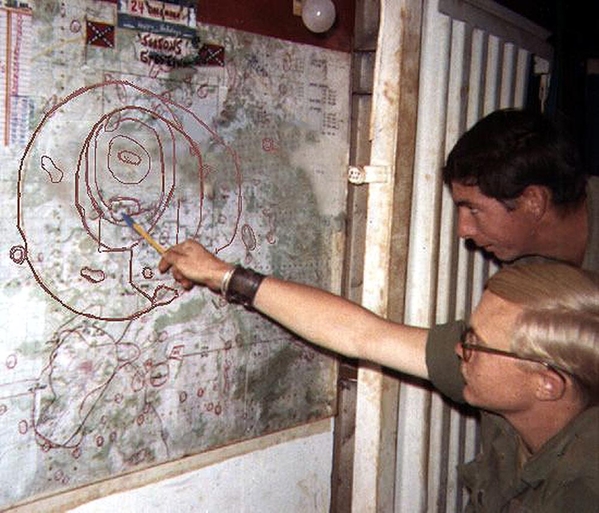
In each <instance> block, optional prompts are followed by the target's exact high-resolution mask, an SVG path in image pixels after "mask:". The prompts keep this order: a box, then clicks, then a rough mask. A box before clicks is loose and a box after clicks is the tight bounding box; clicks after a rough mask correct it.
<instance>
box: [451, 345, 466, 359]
mask: <svg viewBox="0 0 599 513" xmlns="http://www.w3.org/2000/svg"><path fill="white" fill-rule="evenodd" d="M453 350H454V352H455V354H456V355H458V358H459V359H460V360H463V359H464V353H463V351H462V344H461V342H458V343H457V344H456V345H455V346H454V349H453Z"/></svg>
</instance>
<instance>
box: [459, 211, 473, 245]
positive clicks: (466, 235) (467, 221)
mask: <svg viewBox="0 0 599 513" xmlns="http://www.w3.org/2000/svg"><path fill="white" fill-rule="evenodd" d="M457 232H458V237H460V238H462V239H472V238H474V236H475V235H476V226H475V223H474V220H473V219H472V214H471V213H470V212H468V211H467V210H465V209H462V208H460V209H458V226H457Z"/></svg>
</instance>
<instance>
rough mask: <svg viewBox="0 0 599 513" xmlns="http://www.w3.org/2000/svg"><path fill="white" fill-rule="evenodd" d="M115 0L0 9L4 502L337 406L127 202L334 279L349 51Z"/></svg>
mask: <svg viewBox="0 0 599 513" xmlns="http://www.w3.org/2000/svg"><path fill="white" fill-rule="evenodd" d="M150 3H151V2H150ZM154 3H156V2H154ZM158 3H167V2H158ZM120 4H121V5H120V6H119V4H118V3H115V2H109V1H106V2H101V1H100V2H98V1H89V2H85V1H81V0H80V1H73V2H47V1H44V2H41V1H40V2H33V3H30V7H31V9H30V10H25V11H19V10H14V9H8V8H0V16H1V17H2V18H1V22H2V23H1V24H0V30H2V31H3V32H4V33H3V34H1V35H0V36H1V37H0V39H3V38H4V39H5V40H6V43H3V44H5V46H6V47H5V48H3V49H2V50H3V52H2V55H7V56H11V57H10V58H9V59H7V61H6V62H4V61H0V78H1V79H2V81H3V82H2V84H1V87H2V88H3V91H2V95H3V100H4V104H5V105H6V106H7V107H6V109H5V112H4V116H3V124H2V125H0V128H2V130H3V141H2V142H1V143H0V158H1V162H2V165H1V167H0V173H1V174H0V199H1V201H2V205H3V207H2V215H1V217H0V226H1V229H2V234H3V238H2V240H0V245H1V246H0V249H1V251H0V255H2V257H1V258H0V272H1V275H2V278H3V279H2V282H1V284H0V318H1V325H2V327H3V330H2V335H1V337H2V342H1V344H0V447H2V449H1V451H2V452H1V460H0V461H1V462H2V463H1V464H0V484H1V487H0V509H2V508H4V507H6V506H8V505H10V504H13V503H17V502H20V501H23V500H26V499H28V498H31V497H34V496H39V495H44V494H49V493H56V492H60V491H62V490H66V489H68V488H72V487H76V486H80V485H82V484H86V483H90V482H94V481H97V480H101V479H105V478H107V477H110V476H114V475H117V474H120V473H123V472H128V471H131V470H136V469H141V468H144V467H145V466H149V465H156V464H159V463H161V462H166V461H170V460H174V459H178V458H181V457H183V456H185V455H189V454H194V453H198V452H201V451H205V450H208V449H211V448H215V447H219V446H222V445H225V444H228V443H232V442H235V441H239V440H243V439H248V438H251V437H256V436H260V435H262V434H266V433H269V432H273V431H276V430H280V429H284V428H287V427H291V426H294V425H298V424H301V423H305V422H309V421H311V420H315V419H319V418H324V417H326V416H330V415H332V414H333V413H334V411H335V380H336V364H335V361H334V360H333V359H332V358H330V357H329V356H327V355H324V354H322V353H320V352H318V351H316V350H314V348H312V347H310V346H309V345H307V344H305V343H303V342H301V341H299V340H297V339H295V338H294V337H293V336H292V335H291V334H289V333H287V332H286V331H284V330H282V329H281V328H280V327H278V326H276V325H274V324H272V323H270V322H268V321H266V320H265V319H263V318H262V317H260V316H259V315H258V314H256V313H253V312H250V311H247V310H245V309H244V308H243V307H240V306H232V305H228V304H226V303H225V302H224V301H223V300H222V299H221V298H219V297H218V296H216V295H213V294H211V293H209V292H207V291H204V290H199V289H198V290H193V291H190V292H186V291H183V290H181V289H180V288H179V287H178V286H177V284H176V283H175V282H174V281H173V280H172V279H171V278H170V276H166V275H165V276H163V275H160V274H159V273H158V272H157V263H158V258H159V255H158V254H157V253H156V251H155V250H154V249H153V248H152V247H151V246H149V245H148V244H147V242H146V241H145V240H144V239H143V238H141V237H139V236H137V234H136V233H135V232H134V231H132V230H131V229H129V228H128V227H127V225H126V223H124V221H123V220H122V213H127V214H129V215H131V216H132V217H133V218H134V219H135V220H136V221H137V222H138V223H139V224H140V225H142V226H143V227H144V228H145V229H146V230H147V231H148V232H150V233H151V235H152V236H153V237H154V238H155V239H157V240H158V241H159V242H160V243H161V244H162V245H164V246H169V245H171V244H173V243H176V242H178V241H182V240H184V239H187V238H189V237H193V238H196V239H197V240H199V241H200V242H202V243H203V244H204V245H205V246H207V247H208V248H210V249H211V250H212V251H214V252H215V253H218V254H219V255H220V256H222V257H223V258H225V259H227V260H229V261H232V262H239V263H241V264H243V265H247V266H252V267H254V268H256V269H258V270H260V271H262V272H265V273H275V274H277V275H280V276H284V277H286V278H290V279H294V280H298V281H302V282H306V283H313V284H316V285H318V286H320V287H324V288H328V289H331V290H337V289H338V284H339V275H340V272H339V270H340V266H341V260H340V259H341V256H340V255H341V248H342V247H343V233H344V209H345V178H344V175H345V173H344V169H345V168H346V165H347V158H348V157H347V155H348V144H347V140H348V134H347V132H348V105H349V102H348V94H349V93H348V91H349V57H348V55H346V54H342V53H339V52H333V51H323V50H321V49H317V48H314V47H310V46H305V45H298V44H292V43H287V42H284V41H280V40H276V39H272V38H266V37H262V36H256V35H251V34H247V33H242V32H236V31H233V30H230V29H225V28H222V27H211V26H199V27H198V28H197V31H196V30H195V25H194V33H195V34H196V37H195V38H193V39H189V37H188V36H189V34H188V33H189V30H188V28H187V29H186V30H185V31H183V32H182V34H180V35H177V34H175V35H171V34H167V35H165V34H160V33H155V32H146V33H144V32H139V31H138V30H136V29H132V28H119V26H118V9H119V8H122V7H123V4H127V5H126V6H125V7H127V8H130V5H129V4H131V2H129V3H127V2H121V3H120ZM186 8H187V9H189V7H186ZM187 19H188V20H189V17H188V18H187ZM194 23H195V22H194ZM5 35H7V36H10V37H4V36H5ZM17 50H18V52H17ZM17 53H18V54H17ZM0 58H2V59H3V58H4V57H0ZM17 469H18V470H17Z"/></svg>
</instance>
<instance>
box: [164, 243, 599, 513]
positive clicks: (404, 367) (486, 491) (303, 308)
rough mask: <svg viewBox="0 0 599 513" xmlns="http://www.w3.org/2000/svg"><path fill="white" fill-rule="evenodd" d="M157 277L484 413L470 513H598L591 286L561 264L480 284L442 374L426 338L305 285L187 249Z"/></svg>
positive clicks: (597, 294)
mask: <svg viewBox="0 0 599 513" xmlns="http://www.w3.org/2000/svg"><path fill="white" fill-rule="evenodd" d="M159 269H160V271H161V272H163V273H164V272H167V271H168V270H171V272H172V274H173V276H174V277H175V279H176V280H177V281H179V282H180V283H181V284H182V286H183V287H184V288H185V289H191V288H193V286H194V285H196V284H200V285H203V286H207V287H208V288H210V289H211V290H212V291H214V292H220V293H221V294H222V295H223V296H224V297H225V298H226V299H227V300H228V301H230V302H235V303H241V304H243V305H245V306H247V307H252V308H254V309H256V310H258V311H259V312H262V313H263V314H265V315H267V316H268V317H270V318H271V319H273V320H275V321H276V322H278V323H279V324H281V325H283V326H285V327H287V328H288V329H290V330H291V331H294V332H295V333H297V334H298V335H299V336H301V337H302V338H304V339H306V340H308V341H311V342H313V343H315V344H318V345H320V346H322V347H324V348H327V349H330V350H333V351H336V352H338V353H340V354H343V355H345V356H349V357H351V358H358V359H362V360H369V361H372V362H375V363H378V364H380V365H383V366H386V367H389V368H392V369H396V370H399V371H401V372H404V373H408V374H411V375H414V376H416V377H420V378H424V379H429V380H431V381H432V382H433V384H434V385H435V386H436V387H437V388H438V389H439V390H440V391H441V392H442V393H444V394H446V395H448V396H449V397H451V398H452V399H454V400H457V401H465V402H467V403H469V404H470V405H472V406H476V407H478V408H480V409H481V411H482V412H483V413H482V427H481V430H482V451H481V453H480V454H479V456H478V457H477V458H476V460H475V461H473V462H472V463H470V464H468V465H467V466H466V467H464V468H463V469H462V475H463V478H464V482H465V483H466V486H467V487H468V489H469V490H470V492H471V501H470V503H469V505H468V507H467V511H468V512H493V513H497V512H512V511H534V512H539V513H540V512H543V513H563V512H564V511H572V512H576V513H596V512H597V507H598V505H599V454H598V450H599V449H598V447H599V407H598V406H597V403H598V400H599V278H598V277H597V276H596V275H593V277H591V275H590V273H585V272H584V271H582V270H580V269H577V268H575V267H572V266H569V265H566V264H561V263H559V264H558V263H553V264H549V263H545V264H530V265H522V266H509V267H507V268H505V269H502V270H500V271H499V272H498V273H496V274H495V275H494V276H493V277H492V278H491V279H490V280H489V282H488V284H487V288H486V290H485V292H484V293H483V296H482V299H481V301H480V303H479V305H478V306H477V308H476V310H475V311H474V313H473V315H472V317H471V320H470V325H469V328H468V329H467V331H466V333H465V336H464V337H463V338H462V340H461V341H459V342H457V343H456V344H455V353H454V360H455V361H456V362H458V365H459V366H460V367H461V374H462V376H463V379H462V378H461V376H460V374H459V373H458V374H456V373H455V372H454V371H453V369H455V366H454V365H451V364H450V365H447V366H444V365H443V363H442V362H441V360H439V359H437V358H434V357H433V358H431V357H430V355H427V347H426V337H425V336H424V337H423V333H426V330H420V329H418V328H411V327H408V326H404V325H401V324H397V323H393V322H391V321H389V320H386V319H383V318H381V317H379V316H376V315H375V314H373V313H372V312H370V311H368V310H366V309H364V308H362V307H361V306H359V305H356V304H354V303H351V302H349V301H347V300H345V299H343V298H341V297H339V296H336V295H333V294H330V293H328V292H325V291H322V290H319V289H316V288H314V287H310V286H306V285H302V284H298V283H292V282H287V281H284V280H280V279H277V278H275V277H272V276H269V277H264V276H262V275H260V274H258V273H255V272H254V271H251V270H249V269H244V268H242V267H239V266H236V267H234V266H231V265H230V264H227V263H225V262H223V261H221V260H220V259H218V258H217V257H215V256H214V255H212V254H211V253H210V252H208V251H207V250H206V249H204V248H203V247H202V246H201V245H200V244H198V243H197V242H194V241H186V242H184V243H182V244H179V245H176V246H173V247H172V248H170V249H169V250H168V251H166V253H165V254H164V255H163V257H162V259H161V261H160V263H159Z"/></svg>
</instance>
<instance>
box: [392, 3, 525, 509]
mask: <svg viewBox="0 0 599 513" xmlns="http://www.w3.org/2000/svg"><path fill="white" fill-rule="evenodd" d="M439 1H440V0H430V1H425V2H424V15H423V20H424V21H423V23H424V26H423V43H422V48H421V52H422V58H421V73H420V94H419V98H420V100H419V101H420V103H419V114H418V130H417V135H416V141H417V142H416V163H415V169H414V194H413V197H412V202H413V203H412V219H411V221H410V223H411V224H410V233H411V236H410V250H409V259H408V275H407V284H406V290H407V291H408V293H407V299H406V306H405V321H406V322H407V323H408V324H415V325H420V326H427V325H430V324H431V323H433V322H445V321H447V320H449V319H453V318H464V317H465V316H467V314H468V312H469V311H470V309H471V307H472V305H474V304H476V303H477V302H478V299H479V298H480V294H481V292H482V287H483V285H484V282H485V281H486V279H487V277H488V276H489V275H490V273H492V272H494V271H495V269H496V267H495V265H494V264H492V263H490V262H489V261H488V260H486V259H484V258H483V257H482V256H481V255H480V254H478V253H474V252H471V251H469V250H467V249H466V247H465V244H464V242H463V241H460V240H458V239H457V236H456V235H455V223H456V218H455V211H454V207H453V204H452V201H451V196H450V194H449V192H448V191H447V189H446V188H443V187H442V183H441V175H440V170H441V167H442V164H443V162H444V160H445V157H446V154H447V152H448V151H449V150H450V149H451V147H452V146H453V144H454V143H455V141H456V140H457V138H458V137H459V135H460V134H461V133H463V131H464V130H465V129H467V128H469V127H470V126H472V125H473V124H474V123H475V122H476V121H477V120H478V119H480V118H481V117H483V116H484V115H485V114H487V113H489V112H491V111H493V110H496V109H497V108H500V107H509V106H522V105H523V103H524V101H525V97H526V86H527V77H528V73H529V70H530V65H531V53H530V52H529V51H528V50H526V49H525V48H521V47H519V46H518V45H517V44H515V43H514V42H512V41H509V40H505V39H504V34H503V32H502V31H498V32H499V35H498V34H496V33H495V31H494V29H495V25H494V24H493V23H490V24H489V26H488V27H487V26H480V19H479V18H477V25H476V26H475V25H474V24H471V23H469V21H468V19H452V17H450V16H448V15H445V14H441V13H440V12H439ZM470 3H476V2H470ZM483 7H484V5H483ZM464 18H467V16H464ZM484 19H485V20H487V19H492V18H484ZM502 23H505V20H502ZM527 28H528V27H527ZM529 37H530V34H529V33H528V31H527V34H526V38H529ZM526 38H522V39H518V41H526V40H527V39H526ZM456 342H457V341H456ZM399 412H400V415H399V421H398V449H397V472H396V491H395V494H396V500H395V511H397V512H410V513H412V512H418V511H422V512H447V513H454V512H456V511H460V510H462V509H463V506H464V503H465V500H466V497H465V495H464V492H463V490H462V487H461V484H460V483H459V482H458V477H457V472H456V466H457V465H458V464H460V463H462V462H464V461H468V460H470V459H472V458H473V457H474V454H475V452H476V449H477V436H478V434H477V423H476V421H475V419H474V417H472V416H469V415H467V414H464V413H462V412H461V411H459V410H457V409H454V408H453V407H450V406H449V405H448V404H447V403H446V402H445V401H444V400H443V399H442V398H441V397H440V396H439V395H438V394H437V393H435V392H430V391H428V390H427V389H425V388H422V387H418V386H414V385H409V384H402V385H401V390H400V405H399ZM427 434H428V435H427Z"/></svg>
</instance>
